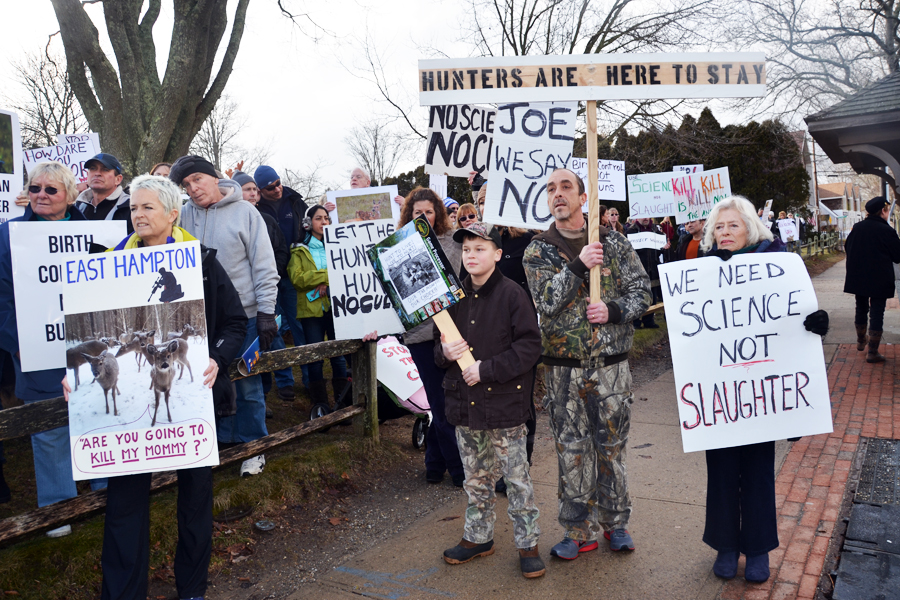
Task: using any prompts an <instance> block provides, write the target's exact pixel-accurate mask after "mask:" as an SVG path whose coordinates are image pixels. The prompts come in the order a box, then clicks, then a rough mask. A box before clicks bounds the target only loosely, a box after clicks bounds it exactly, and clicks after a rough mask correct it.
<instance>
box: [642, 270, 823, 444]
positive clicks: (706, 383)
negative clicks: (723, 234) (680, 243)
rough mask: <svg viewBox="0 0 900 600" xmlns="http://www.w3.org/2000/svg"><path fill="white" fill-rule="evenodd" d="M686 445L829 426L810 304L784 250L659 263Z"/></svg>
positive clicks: (777, 436) (808, 290) (801, 276)
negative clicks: (810, 327)
mask: <svg viewBox="0 0 900 600" xmlns="http://www.w3.org/2000/svg"><path fill="white" fill-rule="evenodd" d="M659 273H660V283H661V287H662V292H663V301H664V303H665V308H666V322H667V323H668V325H669V342H670V344H671V346H672V362H673V366H674V368H675V388H676V394H677V402H678V415H679V419H678V420H679V429H680V430H681V440H682V444H683V446H684V451H685V452H694V451H697V450H710V449H714V448H728V447H732V446H742V445H746V444H754V443H758V442H767V441H772V440H781V439H785V438H789V437H796V436H806V435H816V434H819V433H829V432H831V431H832V421H831V400H830V395H829V392H828V379H827V375H826V372H825V357H824V354H823V352H822V340H821V338H820V337H819V336H818V335H815V334H813V333H810V332H808V331H806V329H805V328H804V327H803V321H804V319H805V318H806V316H807V315H809V314H810V313H812V312H814V311H816V310H817V308H818V302H817V300H816V294H815V290H814V289H813V286H812V282H811V281H810V279H809V274H808V273H807V271H806V267H805V266H804V264H803V260H802V259H801V258H800V257H799V256H797V255H795V254H793V253H787V252H780V253H771V254H765V253H764V254H741V255H737V256H733V257H732V258H731V259H730V260H728V261H723V260H721V259H719V258H717V257H706V258H699V259H695V260H686V261H679V262H675V263H667V264H663V265H660V266H659Z"/></svg>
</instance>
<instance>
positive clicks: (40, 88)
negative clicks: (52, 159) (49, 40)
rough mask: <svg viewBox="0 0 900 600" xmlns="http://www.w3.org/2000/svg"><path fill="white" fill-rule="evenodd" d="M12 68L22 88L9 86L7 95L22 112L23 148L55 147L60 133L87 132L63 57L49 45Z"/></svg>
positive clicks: (8, 100) (13, 106) (19, 112)
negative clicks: (52, 51)
mask: <svg viewBox="0 0 900 600" xmlns="http://www.w3.org/2000/svg"><path fill="white" fill-rule="evenodd" d="M48 46H49V44H48ZM12 67H13V71H14V73H15V81H16V82H17V83H18V84H19V86H18V87H19V89H18V90H9V89H8V90H7V93H6V94H5V96H6V101H7V102H8V104H9V106H11V107H12V109H13V110H15V111H16V112H17V113H18V114H19V120H20V121H19V122H20V127H21V130H22V145H23V146H24V147H26V148H38V147H41V146H55V145H56V142H57V139H56V134H58V133H82V132H85V131H87V121H86V120H85V118H84V114H83V113H82V112H81V106H79V104H78V100H77V99H76V98H75V92H74V91H73V90H72V86H71V85H70V83H69V75H68V73H67V72H66V63H65V58H64V57H61V56H58V55H56V54H51V52H50V50H49V48H47V49H45V50H43V51H38V52H32V53H29V54H27V55H25V57H24V58H22V59H21V60H19V61H16V62H13V63H12Z"/></svg>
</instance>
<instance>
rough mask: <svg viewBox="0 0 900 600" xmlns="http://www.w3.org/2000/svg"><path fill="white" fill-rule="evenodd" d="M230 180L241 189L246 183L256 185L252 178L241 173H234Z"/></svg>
mask: <svg viewBox="0 0 900 600" xmlns="http://www.w3.org/2000/svg"><path fill="white" fill-rule="evenodd" d="M231 180H232V181H235V182H237V184H238V185H239V186H241V187H244V186H245V185H247V184H248V183H253V184H255V183H256V182H255V181H254V180H253V178H252V177H250V176H249V175H247V174H246V173H244V172H243V171H235V172H234V174H233V175H232V176H231Z"/></svg>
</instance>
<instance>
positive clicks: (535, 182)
mask: <svg viewBox="0 0 900 600" xmlns="http://www.w3.org/2000/svg"><path fill="white" fill-rule="evenodd" d="M577 109H578V106H577V104H576V103H574V102H562V103H561V102H552V103H531V104H529V103H525V102H518V103H516V104H503V105H501V106H499V107H498V115H497V127H496V130H495V132H494V149H493V155H492V157H491V164H490V171H491V177H490V184H489V185H488V188H487V197H486V199H485V208H484V212H485V215H484V220H485V222H486V223H492V224H494V225H510V226H512V227H522V228H524V229H547V228H548V227H550V224H551V223H552V222H553V215H552V214H551V213H550V208H549V207H548V206H547V194H546V189H547V176H548V175H549V174H550V173H551V172H552V171H553V170H554V169H557V168H560V167H565V166H566V165H567V164H568V163H569V161H570V160H571V158H572V144H573V142H574V139H575V138H574V136H575V115H576V112H577Z"/></svg>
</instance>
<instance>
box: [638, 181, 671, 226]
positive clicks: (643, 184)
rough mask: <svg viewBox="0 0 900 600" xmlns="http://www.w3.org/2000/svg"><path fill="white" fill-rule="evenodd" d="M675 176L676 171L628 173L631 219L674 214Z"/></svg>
mask: <svg viewBox="0 0 900 600" xmlns="http://www.w3.org/2000/svg"><path fill="white" fill-rule="evenodd" d="M674 176H675V174H674V173H645V174H642V175H628V176H627V178H626V179H627V180H628V216H629V217H630V218H631V219H645V218H655V217H667V216H672V215H674V214H675V194H674V193H673V192H672V178H673V177H674Z"/></svg>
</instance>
